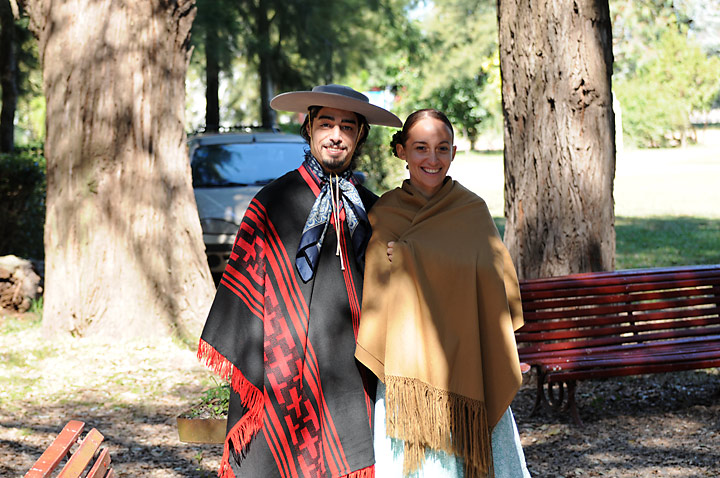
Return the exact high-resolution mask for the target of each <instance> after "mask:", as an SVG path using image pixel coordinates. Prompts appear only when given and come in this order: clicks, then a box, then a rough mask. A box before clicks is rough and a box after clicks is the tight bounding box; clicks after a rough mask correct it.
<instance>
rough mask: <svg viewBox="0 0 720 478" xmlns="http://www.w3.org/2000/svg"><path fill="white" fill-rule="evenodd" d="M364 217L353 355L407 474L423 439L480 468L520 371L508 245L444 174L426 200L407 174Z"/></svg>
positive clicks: (475, 200) (518, 318)
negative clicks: (375, 389) (381, 401)
mask: <svg viewBox="0 0 720 478" xmlns="http://www.w3.org/2000/svg"><path fill="white" fill-rule="evenodd" d="M369 218H370V223H371V224H372V228H373V235H372V238H371V240H370V243H369V245H368V248H367V252H366V263H365V282H364V292H363V303H362V318H361V321H360V330H359V335H358V340H357V349H356V351H355V357H356V358H357V359H358V360H360V361H361V362H362V363H364V364H365V365H366V366H367V367H368V368H369V369H370V370H372V371H373V372H374V373H375V374H376V375H377V376H378V377H379V378H380V379H381V380H382V381H383V382H385V385H386V397H385V400H386V408H387V417H386V425H387V432H388V435H389V436H391V437H393V438H398V439H401V440H404V441H405V452H406V453H405V465H404V466H405V472H406V473H410V472H412V471H414V470H416V469H418V467H419V466H421V465H422V462H423V459H424V453H425V448H426V447H429V448H433V449H436V450H442V451H445V452H447V453H452V454H455V455H457V456H460V457H462V458H463V459H464V460H465V465H466V473H467V476H471V477H482V476H485V475H486V474H487V473H488V470H489V469H490V464H491V462H492V451H491V449H490V433H491V430H492V428H493V427H494V426H495V424H497V422H498V421H499V420H500V417H501V416H502V414H503V413H504V412H505V410H506V409H507V407H508V406H509V405H510V402H511V401H512V399H513V397H514V396H515V394H516V393H517V391H518V389H519V387H520V382H521V375H520V366H519V360H518V354H517V347H516V344H515V335H514V331H515V330H517V329H518V328H519V327H520V326H522V324H523V318H522V308H521V303H520V291H519V288H518V280H517V275H516V273H515V268H514V267H513V264H512V261H511V259H510V255H509V253H508V251H507V249H506V248H505V246H504V245H503V243H502V240H501V239H500V236H499V234H498V231H497V228H496V227H495V224H494V223H493V220H492V217H491V216H490V212H489V211H488V208H487V206H486V204H485V202H484V201H483V200H482V199H481V198H479V197H478V196H477V195H475V194H474V193H472V192H470V191H469V190H467V189H466V188H464V187H463V186H461V185H460V184H459V183H457V182H456V181H453V180H452V179H450V178H448V180H447V181H446V182H445V184H444V185H443V187H442V188H441V190H440V191H439V192H438V193H436V194H435V196H433V197H432V198H431V199H429V200H428V199H425V198H424V197H423V196H422V195H421V194H420V193H419V192H418V190H417V189H415V188H414V187H413V186H412V185H411V184H410V182H409V181H405V182H404V183H403V185H402V188H397V189H395V190H393V191H390V192H388V193H386V194H385V195H383V196H382V198H380V200H379V201H378V202H377V203H376V204H375V206H374V207H373V209H372V210H371V212H370V214H369ZM388 241H396V244H395V248H394V251H393V261H392V263H391V262H390V261H388V258H387V243H388Z"/></svg>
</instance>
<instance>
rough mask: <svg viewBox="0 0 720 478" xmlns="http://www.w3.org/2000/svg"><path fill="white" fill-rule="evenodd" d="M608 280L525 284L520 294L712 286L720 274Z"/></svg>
mask: <svg viewBox="0 0 720 478" xmlns="http://www.w3.org/2000/svg"><path fill="white" fill-rule="evenodd" d="M606 282H607V283H606V284H601V285H590V284H587V287H585V286H583V284H582V283H581V282H572V283H567V284H561V285H560V286H559V287H556V288H549V287H546V288H542V289H533V288H530V287H527V286H526V285H525V284H523V285H521V286H520V295H521V296H522V298H523V300H527V301H534V300H539V299H553V298H557V297H579V296H586V295H609V294H623V293H628V292H647V291H653V290H667V289H688V288H698V287H711V286H717V285H718V283H719V282H720V275H715V276H713V277H705V278H686V279H682V280H664V281H660V282H641V283H629V282H627V281H618V283H612V282H610V281H609V280H608V281H606ZM547 285H549V284H547ZM563 286H564V287H563Z"/></svg>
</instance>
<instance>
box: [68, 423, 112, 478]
mask: <svg viewBox="0 0 720 478" xmlns="http://www.w3.org/2000/svg"><path fill="white" fill-rule="evenodd" d="M104 438H105V437H103V436H102V434H101V433H100V432H99V431H97V429H95V428H93V429H92V430H90V432H89V433H88V434H87V435H86V436H85V439H84V440H83V441H82V443H80V446H79V447H78V449H77V450H76V451H75V453H73V455H72V456H71V457H70V459H69V460H68V462H67V464H66V465H65V467H64V468H63V469H62V471H61V472H60V474H59V475H58V477H57V478H79V477H80V476H81V475H82V473H83V471H85V468H87V465H88V464H89V463H90V460H92V459H93V456H95V452H96V451H97V449H98V448H99V447H100V444H101V443H102V441H103V439H104Z"/></svg>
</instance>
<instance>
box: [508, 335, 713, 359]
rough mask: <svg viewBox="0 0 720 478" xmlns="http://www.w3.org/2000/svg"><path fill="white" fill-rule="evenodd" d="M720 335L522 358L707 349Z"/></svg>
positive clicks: (524, 354) (535, 354)
mask: <svg viewBox="0 0 720 478" xmlns="http://www.w3.org/2000/svg"><path fill="white" fill-rule="evenodd" d="M718 343H720V335H703V336H699V337H686V338H681V339H675V340H664V341H663V340H661V341H656V342H641V343H635V344H619V345H610V346H604V347H589V348H577V349H569V350H553V351H543V352H532V353H521V354H520V358H521V360H523V361H525V362H531V363H533V364H536V363H544V362H545V361H546V360H550V359H552V358H554V357H561V358H568V359H572V360H578V359H579V358H580V357H585V356H589V355H595V354H597V355H610V354H616V353H636V352H638V351H643V350H651V351H652V350H664V349H675V348H680V349H685V348H689V349H691V350H694V349H697V350H706V349H708V348H713V347H718Z"/></svg>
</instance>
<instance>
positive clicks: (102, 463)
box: [85, 448, 110, 478]
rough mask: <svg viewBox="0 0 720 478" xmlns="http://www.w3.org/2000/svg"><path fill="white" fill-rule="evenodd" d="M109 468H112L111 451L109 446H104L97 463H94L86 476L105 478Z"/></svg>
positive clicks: (88, 477)
mask: <svg viewBox="0 0 720 478" xmlns="http://www.w3.org/2000/svg"><path fill="white" fill-rule="evenodd" d="M108 468H110V452H109V451H108V449H107V448H102V449H101V450H100V455H99V456H98V458H97V460H96V461H95V465H93V467H92V468H91V469H90V471H89V472H88V474H87V476H86V477H85V478H103V477H104V476H105V473H106V472H107V471H108Z"/></svg>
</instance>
